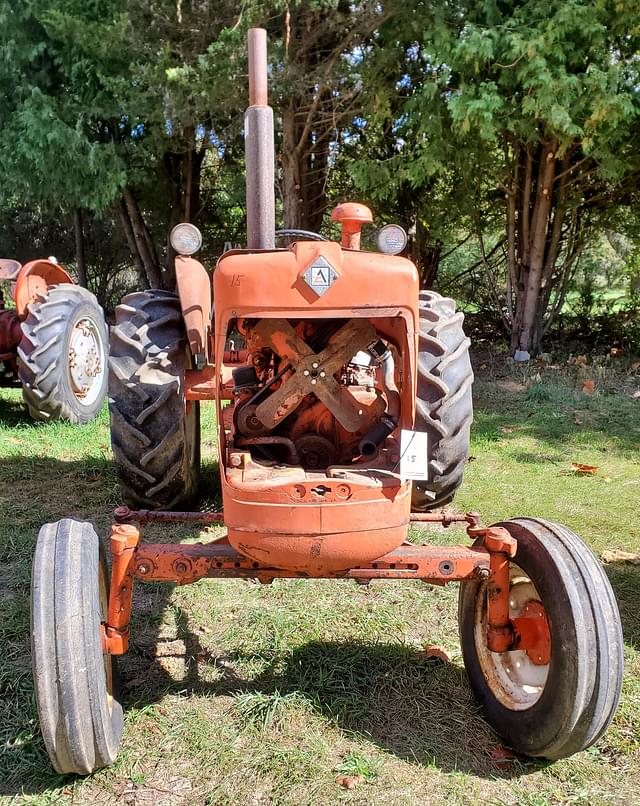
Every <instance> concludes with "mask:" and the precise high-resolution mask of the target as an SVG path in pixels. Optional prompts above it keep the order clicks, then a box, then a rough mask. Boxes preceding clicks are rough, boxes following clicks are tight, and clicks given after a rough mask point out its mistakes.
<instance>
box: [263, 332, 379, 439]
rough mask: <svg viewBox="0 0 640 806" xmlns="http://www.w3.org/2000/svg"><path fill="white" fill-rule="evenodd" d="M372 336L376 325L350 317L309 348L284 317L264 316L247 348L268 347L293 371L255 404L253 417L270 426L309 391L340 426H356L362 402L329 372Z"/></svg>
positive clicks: (361, 418)
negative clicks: (326, 339)
mask: <svg viewBox="0 0 640 806" xmlns="http://www.w3.org/2000/svg"><path fill="white" fill-rule="evenodd" d="M375 338H376V330H375V328H374V327H373V325H372V324H371V323H370V322H368V321H366V320H364V319H353V320H351V321H350V322H348V323H347V324H346V325H343V327H341V328H340V330H338V332H337V333H335V334H334V335H333V336H332V337H331V338H330V339H329V343H328V345H327V347H326V348H325V349H324V350H322V351H321V352H319V353H314V352H313V350H312V349H311V348H310V347H309V346H308V345H307V344H306V343H305V342H304V340H303V339H301V338H300V336H298V334H297V333H296V332H295V331H294V329H293V327H292V326H291V325H290V324H289V323H288V322H287V320H286V319H263V320H262V321H261V322H260V323H259V324H258V325H257V326H256V327H255V328H253V330H252V331H251V334H250V343H251V345H252V347H261V346H269V347H271V348H272V349H273V350H274V351H275V352H276V353H277V355H279V356H280V357H281V358H282V359H283V360H284V361H286V362H287V363H290V364H292V365H293V366H294V367H295V369H296V371H295V373H294V374H293V376H292V377H291V378H289V379H288V380H286V381H284V382H283V383H282V385H281V386H280V388H279V389H277V390H276V391H275V392H273V393H272V394H271V395H270V396H269V397H268V398H267V399H266V400H265V401H263V402H262V403H260V404H259V405H258V406H257V408H256V416H257V417H258V419H259V420H260V421H261V422H262V423H263V424H264V425H265V427H266V428H268V429H269V430H271V429H273V428H275V427H276V426H277V425H278V424H279V423H281V422H282V421H283V420H284V419H285V418H286V417H288V416H289V414H291V413H292V412H294V411H295V410H296V409H297V408H298V406H299V405H300V403H302V401H303V400H304V399H305V397H306V396H307V395H308V394H311V393H313V394H315V395H316V397H317V398H318V399H319V400H321V401H322V402H323V403H324V404H325V405H326V407H327V408H328V409H329V410H330V411H331V413H332V414H333V416H334V417H335V418H336V420H337V421H338V422H339V423H340V425H341V426H342V427H343V428H345V429H346V430H347V431H349V432H352V433H353V432H355V431H358V430H359V429H360V428H361V426H362V424H363V422H364V421H365V419H366V418H365V417H364V410H363V408H362V405H361V404H360V403H359V402H358V401H357V400H356V399H355V398H354V396H353V395H352V394H351V392H350V391H349V387H345V386H341V385H340V384H339V383H338V381H337V380H336V379H335V377H334V376H335V374H336V373H337V372H338V371H339V370H340V369H341V368H342V367H343V366H344V365H345V364H347V363H348V362H349V360H350V358H352V356H353V355H355V353H357V352H358V350H361V349H363V348H365V347H366V346H367V345H368V344H370V343H371V342H372V341H373V340H374V339H375Z"/></svg>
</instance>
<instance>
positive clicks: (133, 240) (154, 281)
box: [121, 187, 163, 288]
mask: <svg viewBox="0 0 640 806" xmlns="http://www.w3.org/2000/svg"><path fill="white" fill-rule="evenodd" d="M122 200H123V204H124V210H123V212H124V213H125V214H126V218H127V219H128V225H127V224H125V227H124V229H125V235H126V236H127V241H128V243H129V248H130V249H131V254H132V255H133V258H134V260H135V261H136V263H138V262H139V265H141V266H142V268H143V270H144V273H145V275H146V278H147V282H148V283H149V287H150V288H163V283H162V274H161V271H160V264H159V261H158V256H157V254H156V252H155V248H154V246H153V241H152V239H151V233H150V232H149V229H148V227H147V225H146V223H145V221H144V218H143V216H142V212H141V210H140V207H139V205H138V202H137V201H136V198H135V196H134V195H133V193H132V191H131V188H129V187H124V188H123V189H122ZM121 220H122V217H121Z"/></svg>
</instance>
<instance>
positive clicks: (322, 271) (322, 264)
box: [302, 255, 340, 297]
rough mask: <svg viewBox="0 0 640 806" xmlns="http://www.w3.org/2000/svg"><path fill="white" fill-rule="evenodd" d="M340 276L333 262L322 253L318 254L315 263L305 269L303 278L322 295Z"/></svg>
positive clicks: (312, 288) (313, 289)
mask: <svg viewBox="0 0 640 806" xmlns="http://www.w3.org/2000/svg"><path fill="white" fill-rule="evenodd" d="M339 276H340V275H339V274H338V272H337V271H336V270H335V269H334V268H333V266H332V265H331V263H329V261H328V260H327V259H326V258H325V257H323V256H322V255H318V257H317V258H316V259H315V260H314V261H313V263H312V264H311V265H310V266H307V268H306V269H305V270H304V273H303V275H302V279H303V280H304V281H305V283H306V284H307V285H308V286H309V288H310V289H311V290H312V291H315V293H316V294H317V295H318V296H319V297H321V296H322V295H323V294H324V293H325V292H326V291H328V290H329V289H330V288H331V286H332V285H333V284H334V283H335V281H336V280H337V279H338V278H339Z"/></svg>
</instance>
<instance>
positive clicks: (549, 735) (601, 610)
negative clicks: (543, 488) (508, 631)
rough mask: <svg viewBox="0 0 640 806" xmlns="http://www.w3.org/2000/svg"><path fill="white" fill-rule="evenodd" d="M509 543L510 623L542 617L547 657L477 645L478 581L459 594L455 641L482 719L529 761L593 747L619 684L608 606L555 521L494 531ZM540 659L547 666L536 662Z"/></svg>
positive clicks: (615, 630)
mask: <svg viewBox="0 0 640 806" xmlns="http://www.w3.org/2000/svg"><path fill="white" fill-rule="evenodd" d="M496 526H502V527H504V528H506V529H507V530H508V531H509V533H510V534H511V535H512V536H513V537H515V538H516V540H517V541H518V550H517V553H516V556H515V557H514V559H513V562H512V563H511V564H510V601H509V605H510V618H512V619H516V618H519V617H522V616H532V617H536V618H539V617H541V616H543V615H544V616H546V618H547V620H548V624H549V637H550V655H547V657H543V656H542V654H538V653H537V652H536V653H531V652H529V653H527V652H525V651H523V650H514V651H510V652H491V651H490V650H489V649H488V647H487V604H486V602H487V583H486V581H485V582H481V581H476V580H473V581H468V582H463V583H462V585H461V587H460V600H459V620H460V639H461V644H462V654H463V657H464V663H465V667H466V669H467V674H468V675H469V681H470V683H471V687H472V688H473V690H474V692H475V694H476V696H477V697H478V699H479V701H480V703H481V705H482V707H483V710H484V713H485V716H486V719H487V721H488V722H489V724H490V725H491V726H492V727H493V728H494V730H495V731H496V732H497V733H499V734H500V735H501V736H502V737H503V738H504V739H506V741H507V742H508V743H509V745H510V746H511V747H513V748H514V749H515V750H517V751H518V752H520V753H524V754H526V755H529V756H539V757H543V758H548V759H558V758H564V757H565V756H570V755H572V754H573V753H577V752H579V751H580V750H584V749H585V748H586V747H589V746H590V745H591V744H593V743H594V742H595V741H596V740H597V739H598V738H599V737H600V736H601V735H602V734H603V733H604V731H605V730H606V728H607V726H608V725H609V723H610V722H611V720H612V719H613V715H614V713H615V710H616V706H617V704H618V699H619V696H620V689H621V686H622V671H623V651H624V647H623V640H622V629H621V625H620V616H619V613H618V607H617V604H616V601H615V598H614V595H613V591H612V590H611V585H610V584H609V580H608V579H607V577H606V575H605V573H604V571H603V569H602V566H601V565H600V563H599V562H598V560H597V558H596V557H595V556H594V555H593V553H592V552H591V550H590V549H589V548H588V546H586V545H585V544H584V543H583V542H582V540H581V539H580V538H579V537H578V535H576V534H574V532H572V531H570V530H569V529H567V528H566V527H565V526H562V525H560V524H557V523H550V522H548V521H543V520H537V519H533V518H518V519H516V520H512V521H506V522H504V523H499V524H496ZM545 661H548V662H545Z"/></svg>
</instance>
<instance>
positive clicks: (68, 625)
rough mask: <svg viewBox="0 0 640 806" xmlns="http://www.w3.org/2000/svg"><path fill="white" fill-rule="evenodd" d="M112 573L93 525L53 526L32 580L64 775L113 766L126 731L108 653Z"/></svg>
mask: <svg viewBox="0 0 640 806" xmlns="http://www.w3.org/2000/svg"><path fill="white" fill-rule="evenodd" d="M108 590H109V572H108V570H107V565H106V562H105V558H104V555H103V553H102V551H101V546H100V541H99V540H98V536H97V534H96V533H95V530H94V529H93V526H92V525H91V524H90V523H86V522H82V521H75V520H72V519H70V518H65V519H64V520H61V521H58V522H57V523H48V524H46V525H45V526H43V527H42V529H41V530H40V534H39V535H38V542H37V545H36V552H35V556H34V560H33V571H32V578H31V656H32V663H33V679H34V686H35V692H36V701H37V704H38V714H39V717H40V730H41V732H42V736H43V738H44V743H45V745H46V748H47V752H48V754H49V758H50V759H51V763H52V764H53V766H54V767H55V768H56V770H57V771H58V772H61V773H78V774H80V775H86V774H87V773H90V772H92V771H93V770H95V769H98V768H99V767H105V766H107V765H108V764H111V763H112V762H113V761H114V760H115V757H116V754H117V752H118V746H119V744H120V738H121V736H122V716H123V715H122V706H121V705H120V702H119V699H118V691H117V686H116V670H115V661H114V659H113V657H112V656H111V655H106V654H104V653H103V651H102V637H101V629H100V624H101V622H103V621H106V617H107V602H108Z"/></svg>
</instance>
